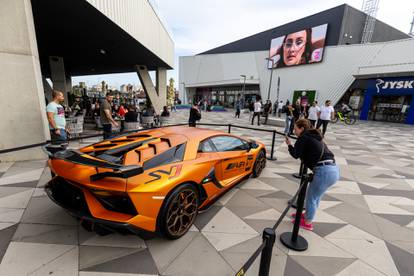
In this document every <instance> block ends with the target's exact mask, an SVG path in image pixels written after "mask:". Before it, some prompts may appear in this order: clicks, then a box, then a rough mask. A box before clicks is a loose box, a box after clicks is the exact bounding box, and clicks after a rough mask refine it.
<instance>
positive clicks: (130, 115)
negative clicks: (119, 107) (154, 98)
mask: <svg viewBox="0 0 414 276" xmlns="http://www.w3.org/2000/svg"><path fill="white" fill-rule="evenodd" d="M137 121H138V113H137V112H136V110H135V106H133V105H130V106H128V112H127V113H126V114H125V122H128V123H130V122H137Z"/></svg>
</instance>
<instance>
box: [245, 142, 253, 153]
mask: <svg viewBox="0 0 414 276" xmlns="http://www.w3.org/2000/svg"><path fill="white" fill-rule="evenodd" d="M252 148H253V143H252V142H248V143H247V145H246V150H247V152H249V151H250V150H251V149H252Z"/></svg>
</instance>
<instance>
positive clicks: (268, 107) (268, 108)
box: [263, 100, 272, 125]
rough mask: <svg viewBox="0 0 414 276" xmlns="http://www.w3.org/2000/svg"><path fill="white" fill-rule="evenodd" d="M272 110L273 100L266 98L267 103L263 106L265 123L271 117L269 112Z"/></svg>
mask: <svg viewBox="0 0 414 276" xmlns="http://www.w3.org/2000/svg"><path fill="white" fill-rule="evenodd" d="M271 112H272V102H271V101H270V100H266V103H265V105H264V107H263V113H264V116H265V121H264V123H265V125H266V124H267V119H268V118H269V114H271Z"/></svg>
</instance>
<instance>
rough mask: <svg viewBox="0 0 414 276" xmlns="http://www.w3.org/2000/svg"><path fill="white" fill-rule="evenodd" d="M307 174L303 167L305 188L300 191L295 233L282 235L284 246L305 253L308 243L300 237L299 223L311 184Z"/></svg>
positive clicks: (302, 182)
mask: <svg viewBox="0 0 414 276" xmlns="http://www.w3.org/2000/svg"><path fill="white" fill-rule="evenodd" d="M307 172H308V168H307V167H306V166H303V170H302V178H301V185H302V184H303V186H302V188H301V189H300V192H299V196H298V201H297V203H298V206H297V209H296V216H295V224H294V225H293V231H292V232H285V233H283V234H282V235H280V241H281V242H282V243H283V245H284V246H286V247H287V248H289V249H292V250H295V251H305V250H306V249H308V242H307V241H306V240H305V238H303V237H302V236H300V235H299V223H300V220H301V215H302V212H303V205H304V203H305V197H306V189H307V186H308V184H309V177H308V174H307Z"/></svg>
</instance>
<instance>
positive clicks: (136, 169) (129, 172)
mask: <svg viewBox="0 0 414 276" xmlns="http://www.w3.org/2000/svg"><path fill="white" fill-rule="evenodd" d="M50 158H51V159H60V160H65V161H68V162H71V163H74V164H79V165H84V166H91V167H94V168H95V169H96V174H93V175H91V176H90V180H91V181H95V180H99V179H102V178H105V177H118V178H128V177H132V176H135V175H139V174H142V173H143V172H144V169H143V168H142V167H140V166H137V165H129V166H123V165H119V164H114V163H111V162H107V161H101V160H97V159H93V158H90V157H88V155H87V154H85V153H82V152H80V151H77V150H71V149H67V150H62V151H58V152H56V153H54V154H52V155H51V156H50ZM98 168H105V169H111V170H112V171H107V172H98Z"/></svg>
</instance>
